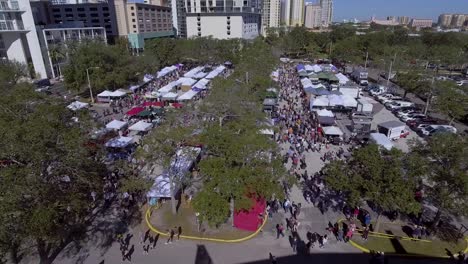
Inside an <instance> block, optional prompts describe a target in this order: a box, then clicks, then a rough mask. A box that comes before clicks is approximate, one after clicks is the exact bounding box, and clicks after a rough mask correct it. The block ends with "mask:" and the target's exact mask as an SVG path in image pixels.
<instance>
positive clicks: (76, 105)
mask: <svg viewBox="0 0 468 264" xmlns="http://www.w3.org/2000/svg"><path fill="white" fill-rule="evenodd" d="M88 107H89V104H88V103H83V102H80V101H75V102H73V103H71V104H69V105H68V106H67V108H68V109H70V110H72V111H78V110H80V109H83V108H88Z"/></svg>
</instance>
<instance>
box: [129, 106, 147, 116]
mask: <svg viewBox="0 0 468 264" xmlns="http://www.w3.org/2000/svg"><path fill="white" fill-rule="evenodd" d="M142 111H145V108H144V107H141V106H137V107H133V108H132V109H130V110H129V111H128V112H127V114H126V115H128V116H134V115H138V114H139V113H140V112H142Z"/></svg>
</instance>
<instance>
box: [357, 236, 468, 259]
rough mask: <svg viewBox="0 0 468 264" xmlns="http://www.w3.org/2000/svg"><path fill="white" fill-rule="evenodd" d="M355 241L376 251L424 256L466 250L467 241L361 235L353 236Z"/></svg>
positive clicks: (445, 254) (444, 254)
mask: <svg viewBox="0 0 468 264" xmlns="http://www.w3.org/2000/svg"><path fill="white" fill-rule="evenodd" d="M353 241H354V242H355V243H357V244H359V245H361V246H363V247H365V248H367V249H370V250H375V251H383V252H385V253H399V254H412V255H424V256H436V257H440V256H448V252H447V251H446V249H447V250H449V251H450V252H451V253H452V254H456V253H458V252H460V251H463V250H465V248H466V247H467V243H466V241H465V240H462V239H460V240H459V241H458V243H453V242H445V241H440V240H433V241H432V242H421V241H410V240H396V239H393V240H392V239H387V238H380V237H371V236H369V239H368V240H367V241H364V240H363V239H361V237H360V236H356V237H354V238H353Z"/></svg>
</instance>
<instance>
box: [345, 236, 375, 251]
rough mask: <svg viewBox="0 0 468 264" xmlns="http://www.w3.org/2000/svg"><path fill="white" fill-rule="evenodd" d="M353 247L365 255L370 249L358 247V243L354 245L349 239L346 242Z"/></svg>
mask: <svg viewBox="0 0 468 264" xmlns="http://www.w3.org/2000/svg"><path fill="white" fill-rule="evenodd" d="M348 242H349V243H350V244H351V245H352V246H353V247H355V248H357V249H359V250H361V251H362V252H365V253H370V249H368V248H365V247H363V246H361V245H359V244H358V243H355V242H354V241H352V240H351V239H350V240H349V241H348Z"/></svg>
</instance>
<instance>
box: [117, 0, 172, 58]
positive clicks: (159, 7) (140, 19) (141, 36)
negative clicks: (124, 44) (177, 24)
mask: <svg viewBox="0 0 468 264" xmlns="http://www.w3.org/2000/svg"><path fill="white" fill-rule="evenodd" d="M163 4H164V3H162V2H160V1H158V2H156V1H155V2H154V3H153V2H152V1H151V0H148V1H147V2H146V3H144V2H143V1H141V2H137V1H127V0H114V5H115V12H116V19H117V27H118V32H119V36H123V37H127V38H128V41H129V43H130V46H131V47H132V48H134V49H143V48H144V42H145V39H151V38H158V37H170V36H174V30H173V28H172V14H171V8H170V7H169V6H163Z"/></svg>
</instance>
